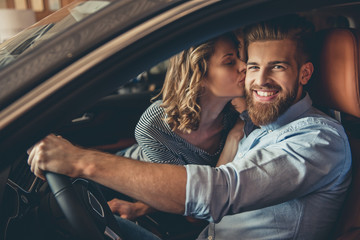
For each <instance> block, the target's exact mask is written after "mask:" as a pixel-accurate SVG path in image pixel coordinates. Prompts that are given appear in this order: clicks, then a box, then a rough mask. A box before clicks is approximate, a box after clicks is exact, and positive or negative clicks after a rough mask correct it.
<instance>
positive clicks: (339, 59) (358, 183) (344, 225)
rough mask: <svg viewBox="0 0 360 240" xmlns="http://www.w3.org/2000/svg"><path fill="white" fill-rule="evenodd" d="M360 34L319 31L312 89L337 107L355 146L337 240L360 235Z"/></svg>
mask: <svg viewBox="0 0 360 240" xmlns="http://www.w3.org/2000/svg"><path fill="white" fill-rule="evenodd" d="M359 33H360V32H359V31H358V29H356V30H355V29H349V28H335V29H331V30H323V31H320V32H318V33H317V36H316V47H317V48H318V50H319V54H318V56H317V60H316V65H315V68H317V69H318V72H317V74H316V76H315V79H313V81H312V82H311V84H310V88H309V90H310V89H311V92H310V94H311V97H312V99H313V101H314V104H315V105H317V106H318V107H319V108H320V109H321V108H325V109H327V110H335V111H334V112H333V113H334V116H337V117H336V118H337V119H338V120H339V121H341V123H342V125H343V126H344V128H345V130H346V132H347V135H348V138H349V142H350V146H351V152H352V160H353V169H352V171H353V173H352V174H353V180H352V184H351V186H350V190H349V192H348V196H347V199H346V201H345V203H344V208H343V210H342V214H341V217H340V218H339V220H338V224H337V228H336V231H335V233H334V236H335V237H336V239H359V238H360V204H359V203H360V192H359V191H360V167H359V163H360V151H359V149H360V129H359V126H360V125H359V123H360V122H359V117H360V88H359V87H360V78H359V70H360V64H359V60H360V58H359V56H360V48H359V43H360V42H359V37H360V35H359ZM340 89H341V90H340Z"/></svg>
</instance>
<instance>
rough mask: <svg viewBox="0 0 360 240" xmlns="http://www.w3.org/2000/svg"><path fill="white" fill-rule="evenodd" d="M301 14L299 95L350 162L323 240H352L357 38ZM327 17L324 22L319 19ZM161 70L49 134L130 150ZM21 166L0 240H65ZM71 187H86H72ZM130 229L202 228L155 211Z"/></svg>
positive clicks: (358, 167)
mask: <svg viewBox="0 0 360 240" xmlns="http://www.w3.org/2000/svg"><path fill="white" fill-rule="evenodd" d="M344 12H346V11H344ZM304 15H305V16H308V17H309V18H312V20H313V22H314V23H315V24H316V26H317V28H318V31H317V33H316V35H315V38H314V43H315V48H314V49H316V53H315V57H314V65H315V69H316V72H315V73H314V76H313V78H312V79H311V80H310V83H309V84H308V85H309V86H308V87H307V88H306V90H307V91H308V92H309V94H310V96H311V98H312V100H313V103H314V105H315V106H316V107H318V108H319V109H321V110H323V111H324V112H326V113H328V114H329V115H331V116H333V117H334V118H336V119H337V120H339V121H340V122H341V123H342V125H343V126H344V128H345V130H346V132H347V135H348V138H349V141H350V146H351V151H352V158H353V180H352V184H351V186H350V189H349V192H348V195H347V198H346V201H345V203H344V207H343V210H342V212H341V215H340V217H339V219H338V222H337V224H336V227H335V228H334V232H332V233H329V236H330V237H331V239H337V240H356V239H360V76H359V73H360V31H359V29H356V28H353V27H351V23H350V22H349V20H348V19H347V18H346V17H345V14H344V16H343V15H341V16H339V15H337V14H331V9H330V10H326V11H324V12H322V13H319V15H318V17H317V16H315V15H316V14H313V13H304ZM327 15H328V16H329V17H327V18H325V17H324V16H327ZM324 19H326V20H324ZM166 66H167V61H164V62H161V63H160V64H157V65H156V66H154V67H152V68H150V69H148V70H146V71H144V72H143V73H142V74H140V75H138V76H137V77H136V78H134V79H131V80H129V81H128V83H127V84H125V85H122V86H119V88H118V89H116V90H114V91H113V93H112V94H110V95H109V96H107V97H105V98H102V99H101V100H99V101H98V102H96V103H95V104H94V105H92V106H91V107H89V108H88V109H86V111H84V112H82V113H81V114H80V115H79V116H76V117H75V118H73V119H72V120H70V121H67V122H65V123H63V124H62V125H61V126H60V127H58V128H57V129H56V130H55V131H54V132H55V133H56V134H60V135H61V136H63V137H64V138H66V139H68V140H69V141H71V142H73V143H74V144H77V145H81V146H84V147H89V148H95V149H98V150H101V151H106V152H109V153H116V152H117V151H119V150H122V149H125V148H127V147H129V146H131V145H132V144H134V143H136V140H135V138H134V129H135V126H136V123H137V121H138V120H139V118H140V116H141V114H142V113H143V112H144V111H145V109H146V108H147V107H148V106H149V105H150V104H151V99H152V98H153V97H155V96H156V95H157V93H158V92H159V90H160V88H161V86H162V82H163V79H164V76H165V72H166ZM24 159H27V154H26V153H24V154H23V155H22V156H21V158H19V159H18V160H17V161H16V162H15V164H14V165H13V166H12V169H11V171H10V175H9V178H8V181H7V184H8V187H7V188H6V189H5V192H4V194H3V196H4V200H3V201H4V202H5V204H2V206H1V207H2V208H0V212H1V214H0V215H1V216H2V217H0V229H1V230H0V234H3V236H1V235H0V239H4V240H16V239H20V237H21V238H23V237H24V236H36V237H37V238H36V239H47V237H48V236H52V239H55V240H56V239H59V240H60V239H72V236H71V230H70V226H69V223H67V221H66V219H65V218H64V216H63V214H62V213H61V210H60V209H59V207H58V206H57V203H56V201H55V199H54V198H53V197H52V196H51V195H52V194H51V192H50V190H49V187H48V185H47V183H45V182H44V181H42V180H40V179H38V178H36V177H35V176H34V175H33V174H32V173H31V172H30V170H29V167H28V165H27V164H26V160H24ZM77 184H78V185H82V184H88V183H83V182H81V181H78V182H77ZM91 187H92V188H98V187H99V188H100V189H101V191H102V193H103V195H104V197H105V200H110V199H111V198H113V197H119V198H123V199H128V198H127V196H123V195H122V194H120V193H115V192H113V191H111V190H110V189H107V188H105V187H103V186H95V187H94V186H91ZM95 192H96V191H95ZM14 199H16V201H14ZM129 200H132V199H129ZM4 206H7V207H6V208H4ZM136 223H137V224H139V225H141V226H143V227H145V228H147V229H148V230H150V231H152V232H153V233H155V234H156V235H158V236H159V237H161V238H162V239H169V240H170V239H172V240H176V239H194V238H195V236H196V235H197V234H198V233H199V232H200V231H201V229H202V228H203V227H204V226H205V224H206V223H204V222H201V223H197V224H191V223H190V222H188V221H187V220H186V219H185V218H183V217H182V216H177V215H173V214H166V213H161V212H157V213H154V214H150V215H146V216H144V217H141V218H139V219H137V220H136ZM42 224H46V227H47V230H46V233H42V234H44V235H42V234H41V235H39V233H37V232H36V231H37V230H39V228H40V226H41V225H42ZM3 229H4V233H1V231H2V230H3ZM19 229H23V230H24V231H23V232H21V231H19ZM24 232H27V233H26V234H25V233H24ZM29 234H30V235H29ZM44 236H45V237H44ZM30 239H33V238H30Z"/></svg>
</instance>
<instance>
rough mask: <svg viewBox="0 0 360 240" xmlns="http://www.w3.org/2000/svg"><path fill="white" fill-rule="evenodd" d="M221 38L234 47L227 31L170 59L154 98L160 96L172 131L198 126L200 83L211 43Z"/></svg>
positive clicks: (234, 40)
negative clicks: (161, 84) (227, 40)
mask: <svg viewBox="0 0 360 240" xmlns="http://www.w3.org/2000/svg"><path fill="white" fill-rule="evenodd" d="M224 37H225V38H228V39H230V40H232V41H233V42H234V45H235V46H237V44H238V41H237V39H236V36H235V35H234V34H233V33H227V34H224V35H221V36H219V37H216V38H214V39H211V40H208V41H207V42H204V43H202V44H200V45H198V46H193V47H191V48H189V49H187V50H184V51H182V52H181V53H179V54H177V55H175V56H174V57H172V58H171V59H170V63H169V67H168V70H167V73H166V77H165V81H164V84H163V87H162V89H161V92H160V93H159V94H158V95H157V96H156V97H155V98H157V97H159V96H160V95H162V101H163V102H162V105H161V106H162V107H163V108H164V110H165V113H166V119H165V120H166V122H167V123H168V124H169V125H170V126H171V128H172V130H175V129H178V130H180V131H183V132H188V133H190V132H191V131H192V130H196V129H197V128H198V127H199V123H200V112H201V108H200V105H199V103H198V99H199V96H200V95H201V94H202V92H203V88H202V86H201V82H202V81H204V78H205V77H206V75H207V72H208V67H209V66H208V61H209V59H210V57H211V56H212V55H213V54H214V51H215V43H216V42H217V40H218V39H219V38H224Z"/></svg>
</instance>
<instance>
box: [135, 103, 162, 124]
mask: <svg viewBox="0 0 360 240" xmlns="http://www.w3.org/2000/svg"><path fill="white" fill-rule="evenodd" d="M161 104H162V101H161V100H157V101H155V102H153V103H152V104H151V105H150V106H149V107H148V108H147V109H146V110H145V112H144V113H143V115H142V116H141V118H146V119H148V120H150V119H157V118H159V117H161V118H163V116H164V114H165V111H164V108H163V107H161Z"/></svg>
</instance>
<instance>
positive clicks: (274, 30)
mask: <svg viewBox="0 0 360 240" xmlns="http://www.w3.org/2000/svg"><path fill="white" fill-rule="evenodd" d="M314 30H315V28H314V25H313V24H312V23H311V22H309V21H307V20H306V19H305V18H303V17H300V16H298V15H286V16H282V17H278V18H274V19H271V20H269V21H264V22H260V23H257V24H254V25H251V26H248V27H246V28H245V29H244V33H245V47H246V48H247V47H248V46H249V44H250V43H253V42H257V41H269V40H284V39H289V40H292V41H294V42H295V43H296V48H297V49H296V56H295V58H296V62H297V64H298V67H300V66H301V65H302V64H304V63H306V62H309V61H311V59H312V57H311V53H312V49H311V37H312V35H313V33H314Z"/></svg>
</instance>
